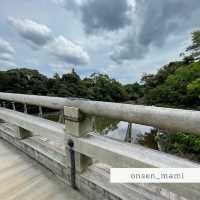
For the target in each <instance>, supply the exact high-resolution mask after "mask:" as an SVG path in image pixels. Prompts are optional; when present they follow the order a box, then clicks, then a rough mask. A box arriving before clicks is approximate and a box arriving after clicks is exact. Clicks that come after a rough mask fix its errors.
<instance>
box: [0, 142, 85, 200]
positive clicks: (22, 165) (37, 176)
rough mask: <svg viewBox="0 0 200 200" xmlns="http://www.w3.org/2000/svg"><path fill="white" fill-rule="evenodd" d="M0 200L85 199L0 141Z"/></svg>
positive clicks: (47, 171) (22, 154)
mask: <svg viewBox="0 0 200 200" xmlns="http://www.w3.org/2000/svg"><path fill="white" fill-rule="evenodd" d="M0 199H1V200H35V199H38V200H86V198H84V197H83V196H82V195H80V194H79V193H78V192H77V191H75V190H73V189H72V188H70V187H69V186H67V185H64V184H63V183H62V182H61V181H60V180H59V179H57V178H56V176H55V175H54V174H52V173H51V172H50V171H49V170H48V169H46V168H44V167H42V166H41V165H39V164H38V163H37V162H36V161H34V160H32V159H30V158H29V157H28V156H26V155H25V154H24V153H22V152H21V151H19V150H17V149H16V148H15V147H13V146H11V145H10V144H8V143H7V142H5V141H4V140H2V139H0Z"/></svg>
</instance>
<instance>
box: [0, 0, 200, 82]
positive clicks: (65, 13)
mask: <svg viewBox="0 0 200 200" xmlns="http://www.w3.org/2000/svg"><path fill="white" fill-rule="evenodd" d="M199 19H200V0H28V1H27V0H1V4H0V69H8V68H12V67H30V68H35V69H38V70H39V71H40V72H41V73H44V74H46V75H48V76H52V74H54V73H55V72H58V73H63V72H69V71H70V69H71V68H72V67H75V69H76V71H78V73H79V74H80V75H81V76H82V77H84V76H87V75H89V74H91V73H93V72H100V73H107V74H109V75H110V76H111V77H113V78H116V79H118V80H120V81H122V82H124V83H128V82H134V81H139V80H140V77H141V75H142V74H143V73H154V72H156V70H157V69H158V68H159V67H161V66H162V65H164V64H167V63H168V62H169V61H173V60H177V59H180V57H179V54H180V53H181V52H183V51H184V49H185V48H186V47H187V46H188V45H189V44H190V42H191V41H190V38H191V37H190V36H191V32H192V31H194V30H197V29H200V20H199Z"/></svg>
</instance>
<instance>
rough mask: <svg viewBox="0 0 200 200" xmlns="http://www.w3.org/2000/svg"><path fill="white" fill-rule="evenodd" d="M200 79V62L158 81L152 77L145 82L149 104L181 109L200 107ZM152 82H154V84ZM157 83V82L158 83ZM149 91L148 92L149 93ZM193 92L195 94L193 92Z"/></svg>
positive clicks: (179, 69)
mask: <svg viewBox="0 0 200 200" xmlns="http://www.w3.org/2000/svg"><path fill="white" fill-rule="evenodd" d="M199 77H200V62H194V63H192V64H189V65H182V66H181V67H180V66H179V67H178V68H177V69H176V70H175V71H174V72H173V73H171V74H169V75H168V76H166V77H165V80H162V81H158V80H157V77H153V78H152V77H151V78H150V81H149V78H148V79H147V81H146V82H145V86H146V93H145V100H146V103H147V104H150V105H159V106H170V107H179V108H194V109H197V108H198V106H200V102H199V94H200V93H199V92H198V91H196V90H194V89H196V87H198V82H197V79H199ZM152 80H153V81H154V82H153V83H152ZM156 81H157V82H156ZM147 90H148V91H147ZM192 91H193V92H192Z"/></svg>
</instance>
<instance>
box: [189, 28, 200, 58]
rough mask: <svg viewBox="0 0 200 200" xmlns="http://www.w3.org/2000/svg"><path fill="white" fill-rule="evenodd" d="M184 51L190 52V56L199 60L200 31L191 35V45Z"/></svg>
mask: <svg viewBox="0 0 200 200" xmlns="http://www.w3.org/2000/svg"><path fill="white" fill-rule="evenodd" d="M186 51H189V52H191V55H190V56H192V57H193V58H195V59H196V60H200V31H195V32H193V33H192V45H191V46H189V47H188V48H187V50H186Z"/></svg>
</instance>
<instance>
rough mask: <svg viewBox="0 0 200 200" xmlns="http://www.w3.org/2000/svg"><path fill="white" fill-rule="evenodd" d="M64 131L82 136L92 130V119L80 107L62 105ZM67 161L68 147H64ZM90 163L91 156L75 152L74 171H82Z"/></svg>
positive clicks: (68, 156)
mask: <svg viewBox="0 0 200 200" xmlns="http://www.w3.org/2000/svg"><path fill="white" fill-rule="evenodd" d="M64 115H65V132H66V133H67V134H68V135H72V136H73V137H83V136H85V135H87V134H88V133H89V132H91V131H92V120H91V118H89V117H85V116H84V114H83V113H81V112H80V109H78V108H74V107H68V106H65V107H64ZM66 154H67V158H68V161H70V153H69V147H68V146H67V148H66ZM68 163H69V166H70V162H68ZM91 163H92V160H91V158H89V157H87V156H85V155H83V154H80V153H77V152H75V166H76V171H77V172H79V173H82V172H83V171H85V170H86V169H87V167H88V166H89V165H90V164H91Z"/></svg>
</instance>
